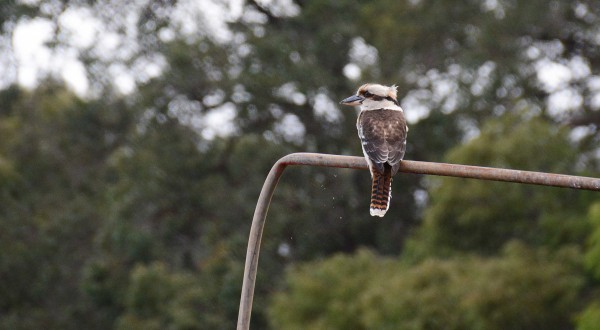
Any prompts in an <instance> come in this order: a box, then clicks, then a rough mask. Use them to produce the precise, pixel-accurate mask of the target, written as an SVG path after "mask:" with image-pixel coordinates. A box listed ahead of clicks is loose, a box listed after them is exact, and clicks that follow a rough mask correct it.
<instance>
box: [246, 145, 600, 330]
mask: <svg viewBox="0 0 600 330" xmlns="http://www.w3.org/2000/svg"><path fill="white" fill-rule="evenodd" d="M289 165H308V166H325V167H340V168H354V169H361V170H365V169H367V168H368V167H367V162H366V161H365V159H364V158H363V157H355V156H340V155H328V154H316V153H294V154H289V155H287V156H284V157H282V158H281V159H279V160H278V161H277V162H276V163H275V165H273V167H272V168H271V171H270V172H269V175H267V179H266V180H265V183H264V184H263V187H262V190H261V192H260V196H259V197H258V203H257V204H256V209H255V210H254V218H253V219H252V226H251V228H250V237H249V239H248V250H247V252H246V265H245V267H244V280H243V284H242V295H241V299H240V309H239V314H238V323H237V329H238V330H247V329H249V328H250V315H251V312H252V302H253V299H254V285H255V283H256V272H257V269H258V256H259V252H260V243H261V239H262V233H263V228H264V226H265V220H266V217H267V212H268V210H269V204H270V203H271V198H272V197H273V192H274V191H275V187H276V186H277V183H278V182H279V178H280V177H281V175H282V174H283V170H284V169H285V168H286V167H287V166H289ZM399 171H400V172H403V173H413V174H430V175H441V176H452V177H459V178H471V179H479V180H492V181H505V182H516V183H527V184H535V185H542V186H554V187H563V188H573V189H584V190H595V191H600V179H598V178H590V177H582V176H573V175H563V174H553V173H542V172H531V171H519V170H509V169H501V168H493V167H481V166H469V165H456V164H446V163H430V162H419V161H411V160H403V161H402V163H401V164H400V169H399Z"/></svg>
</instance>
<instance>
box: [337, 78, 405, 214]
mask: <svg viewBox="0 0 600 330" xmlns="http://www.w3.org/2000/svg"><path fill="white" fill-rule="evenodd" d="M340 104H343V105H349V106H360V113H359V115H358V119H357V121H356V128H357V129H358V137H359V138H360V141H361V144H362V151H363V154H364V156H365V159H366V161H367V164H368V165H369V170H370V172H371V178H372V179H373V184H372V186H371V204H370V207H369V213H370V214H371V216H377V217H383V216H384V215H385V213H386V212H387V210H388V208H389V206H390V199H391V197H392V176H394V175H395V174H396V173H397V172H398V168H399V167H400V162H401V161H402V159H403V158H404V153H405V151H406V136H407V133H408V126H407V125H406V119H405V117H404V111H403V110H402V108H401V107H400V104H399V103H398V100H397V87H396V86H395V85H392V86H384V85H381V84H373V83H368V84H364V85H362V86H360V87H359V88H358V91H357V92H356V94H355V95H352V96H350V97H348V98H345V99H343V100H342V101H341V102H340Z"/></svg>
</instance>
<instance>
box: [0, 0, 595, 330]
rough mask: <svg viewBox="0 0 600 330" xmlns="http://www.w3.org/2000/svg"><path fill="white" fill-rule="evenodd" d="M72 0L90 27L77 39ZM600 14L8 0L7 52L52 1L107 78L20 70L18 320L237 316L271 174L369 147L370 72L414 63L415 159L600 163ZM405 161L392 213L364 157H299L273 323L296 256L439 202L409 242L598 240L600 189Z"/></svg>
mask: <svg viewBox="0 0 600 330" xmlns="http://www.w3.org/2000/svg"><path fill="white" fill-rule="evenodd" d="M69 17H70V19H71V20H72V19H73V17H75V18H80V19H83V21H85V22H90V24H91V26H92V29H91V30H92V33H91V35H92V36H91V37H90V38H92V39H93V40H91V41H90V40H88V41H87V42H79V43H78V42H76V41H75V39H77V36H80V35H79V34H78V33H77V32H80V31H79V29H80V26H78V25H77V24H75V25H76V26H75V27H73V26H69V24H67V23H68V22H69ZM598 17H600V6H599V5H598V3H596V2H594V1H576V2H572V1H567V0H557V1H551V2H547V1H542V0H533V1H468V2H464V1H456V0H451V1H444V2H439V1H431V0H420V1H419V0H417V1H404V2H397V1H391V0H374V1H369V2H360V3H355V2H340V1H333V0H319V1H303V0H296V1H289V0H274V1H255V0H247V1H212V0H199V1H172V0H164V1H125V2H123V1H122V2H118V1H107V0H100V1H87V0H69V1H66V0H49V1H5V2H3V3H2V4H0V22H1V23H2V24H1V29H2V30H1V31H2V32H3V35H2V38H0V52H2V54H3V56H1V58H2V59H14V58H15V56H16V53H15V52H16V50H15V48H14V47H13V46H14V45H16V44H17V43H16V42H15V40H14V39H13V37H14V35H13V32H14V31H15V27H17V26H19V25H26V24H28V23H30V22H31V20H32V19H41V20H43V21H44V22H47V23H48V25H49V26H50V27H51V30H52V32H51V33H53V37H52V38H51V40H49V41H48V42H47V45H46V46H47V47H49V49H50V52H51V53H52V54H53V56H54V57H55V58H59V59H62V58H64V57H68V58H72V57H73V54H77V56H78V58H79V60H81V63H82V64H83V65H84V67H85V69H86V70H87V74H88V76H87V78H88V82H89V94H88V95H86V99H84V100H82V99H78V98H77V97H74V96H73V95H72V94H71V93H70V92H68V91H67V90H66V89H65V88H64V87H63V86H57V85H56V84H55V83H53V82H51V81H46V80H43V79H42V80H40V82H39V87H38V89H37V90H35V91H30V92H27V91H23V90H21V89H19V88H16V87H7V88H6V89H4V90H2V91H1V92H0V184H1V186H0V192H1V194H0V205H2V207H1V208H0V227H1V228H0V229H1V230H0V248H1V249H0V250H2V251H8V253H6V254H2V255H0V268H1V270H0V275H2V279H3V280H2V281H0V288H1V289H2V293H3V294H1V296H3V297H6V298H5V299H3V300H2V301H0V315H1V316H0V322H1V323H0V327H3V326H5V327H7V328H15V327H18V326H21V327H29V328H41V327H44V328H61V329H62V328H69V327H70V326H71V327H72V324H77V325H79V326H84V325H88V327H97V328H103V329H104V328H110V327H115V326H121V327H126V326H130V327H136V326H137V327H154V326H156V327H169V326H173V327H179V326H181V327H190V328H194V327H196V328H207V327H208V328H231V327H233V325H234V323H235V318H236V313H237V303H238V299H239V288H240V286H241V271H242V268H243V267H242V262H243V258H244V250H245V243H246V240H247V234H248V230H249V226H250V224H249V222H250V218H251V215H252V212H253V209H254V203H255V202H256V198H257V196H258V192H259V190H260V187H261V185H262V182H263V179H264V176H265V175H266V173H267V172H268V170H269V168H270V166H271V165H272V164H273V162H274V161H275V160H276V159H277V158H279V157H280V156H282V155H284V154H286V153H289V152H293V151H317V152H328V153H336V154H354V155H360V154H361V152H360V145H359V142H358V139H357V137H356V131H355V127H354V122H355V118H356V112H355V111H353V110H350V109H343V110H342V109H341V108H338V106H337V100H339V99H341V98H342V97H345V96H347V95H348V94H350V93H352V92H353V91H354V90H355V89H356V87H357V86H358V85H360V84H361V83H363V82H364V81H378V82H383V83H387V84H392V83H396V84H398V86H399V92H400V95H401V103H402V105H403V107H404V108H405V110H406V114H407V116H409V120H410V129H411V130H410V134H409V146H408V152H407V158H408V159H419V160H427V161H439V160H442V159H447V160H449V161H455V162H464V163H469V164H479V165H488V166H507V167H516V168H524V169H529V170H544V171H558V172H568V173H585V174H587V175H592V176H594V175H598V170H599V169H600V167H599V164H598V153H597V146H598V143H599V142H600V134H597V132H598V127H599V126H600V120H598V118H600V116H598V109H599V108H600V105H599V104H598V101H597V100H598V97H597V95H598V92H599V90H600V89H599V88H598V79H599V76H600V75H599V73H598V63H600V49H599V45H598V42H597V30H598V27H599V25H600V23H599V22H600V21H599V20H598ZM79 41H81V40H79ZM84 41H85V40H84ZM82 44H83V46H81V45H82ZM4 55H6V56H4ZM8 62H10V60H9V61H8ZM55 62H56V63H58V62H60V61H53V62H52V63H53V65H54V64H55ZM3 63H4V62H3ZM9 64H10V65H5V66H3V67H5V68H7V69H5V70H13V69H15V66H14V65H12V64H14V63H12V62H11V63H9ZM57 65H58V64H57ZM16 70H17V71H18V70H19V69H18V68H17V69H16ZM49 71H50V73H48V75H49V76H53V75H54V76H60V73H59V72H56V69H55V68H54V71H53V69H50V70H49ZM3 72H5V71H3ZM3 76H4V77H5V78H4V79H3V80H2V82H3V83H5V82H6V81H8V82H9V83H10V82H11V81H10V79H13V82H14V81H15V80H16V79H18V74H16V75H14V76H15V77H13V78H10V77H12V75H9V74H3ZM42 76H43V75H42ZM123 82H125V83H123ZM3 86H5V85H3ZM117 86H121V89H120V90H119V87H117ZM123 86H125V88H123ZM127 88H133V90H131V91H130V90H129V89H127ZM119 93H121V94H122V93H125V94H127V95H120V96H116V95H119ZM513 113H517V114H513ZM490 118H497V119H496V120H492V121H490ZM557 127H560V128H557ZM463 143H466V144H465V146H462V147H461V146H460V145H461V144H463ZM455 146H459V147H456V148H455ZM449 150H452V151H451V152H450V154H449V155H448V151H449ZM49 174H50V175H49ZM394 185H395V186H394V191H395V194H394V198H393V200H392V204H393V205H392V206H391V210H390V212H389V213H388V216H387V217H386V218H385V220H384V221H382V222H376V223H374V222H373V221H371V220H372V219H370V217H369V216H368V213H367V203H368V197H369V196H368V191H369V179H368V173H367V172H356V171H347V170H329V169H312V168H294V169H290V170H288V171H287V172H286V174H285V176H284V178H283V180H282V181H281V183H280V185H279V187H278V190H277V194H276V196H275V198H274V200H273V205H272V206H271V210H270V217H269V220H268V221H269V225H268V226H267V229H266V231H265V240H264V246H263V252H262V256H261V264H260V275H259V278H258V283H257V295H256V302H255V309H254V312H255V313H254V315H253V327H256V328H265V327H267V316H266V309H267V305H268V301H269V299H268V297H269V296H270V295H271V294H272V293H273V292H274V291H276V290H277V289H278V288H279V287H280V286H279V282H280V280H281V278H282V276H283V274H282V269H283V268H284V267H285V266H286V265H290V264H293V263H296V262H303V261H309V260H313V259H315V258H326V257H327V256H329V255H331V254H332V253H336V252H339V251H344V252H352V251H354V250H355V249H357V248H359V247H361V246H368V247H370V248H373V249H374V250H377V251H378V252H379V253H383V254H387V255H399V254H400V253H402V252H403V250H404V245H405V244H404V243H405V240H406V238H407V237H408V236H409V235H410V234H411V233H412V231H413V229H414V228H416V227H418V226H420V224H421V223H423V228H420V229H419V230H418V231H417V235H416V237H415V239H414V240H412V241H411V244H410V245H409V249H408V251H406V252H409V253H406V254H404V255H403V257H404V258H406V259H409V258H411V261H413V262H416V261H419V262H421V261H422V262H423V263H426V262H427V259H428V258H430V257H431V256H432V255H433V256H438V257H439V256H444V257H448V258H455V257H456V256H455V255H456V254H461V255H462V254H464V253H468V254H470V253H475V254H483V255H491V256H494V257H493V258H491V259H490V260H491V261H490V260H488V259H484V258H483V257H461V258H464V259H465V260H466V261H464V260H463V259H461V258H458V259H456V260H455V259H451V260H449V261H448V262H450V263H454V262H456V263H457V264H458V263H459V262H465V263H466V264H467V266H470V265H471V263H473V264H474V263H476V261H472V260H471V258H472V259H473V260H478V261H477V262H481V263H483V264H486V263H488V262H490V263H493V262H496V260H497V259H501V258H508V257H506V256H504V254H502V252H500V251H503V249H505V245H506V242H508V241H510V240H512V239H515V238H518V239H520V240H521V241H523V242H524V243H525V244H527V246H529V247H530V248H531V249H537V248H538V247H544V248H543V249H542V250H544V249H545V248H548V249H551V250H553V251H562V250H563V249H564V248H565V245H581V242H582V241H583V238H584V237H585V236H586V230H587V228H589V227H588V226H589V224H586V223H585V222H584V221H583V220H582V219H583V215H582V212H584V210H586V209H587V207H588V206H589V204H590V203H591V201H592V200H594V199H593V197H592V195H591V194H582V193H581V192H575V191H568V190H559V189H548V188H534V187H529V186H518V185H510V184H500V183H489V182H487V183H483V182H475V181H468V182H466V181H465V182H463V181H460V180H453V179H442V180H435V179H433V180H429V179H427V180H423V178H422V177H418V176H412V175H403V176H399V177H398V178H397V179H396V180H395V181H394ZM428 192H431V205H429V204H428V203H429V202H428V198H427V196H428ZM423 214H424V215H425V219H424V221H421V218H422V217H423ZM592 226H593V225H592ZM593 249H594V248H593V244H592V247H591V248H590V250H589V251H588V256H589V255H592V254H593V253H594V252H593V251H594V250H593ZM74 251H75V252H74ZM532 253H534V254H536V253H537V252H535V251H534V252H532ZM498 255H500V256H498ZM478 258H480V259H478ZM588 259H590V260H591V259H594V257H588ZM588 259H586V260H588ZM436 260H437V259H436ZM511 260H512V259H511ZM587 263H588V264H590V263H591V264H593V263H594V261H589V260H588V261H587ZM417 265H421V263H417ZM406 267H407V270H410V269H411V268H408V266H406ZM416 267H418V266H416ZM453 267H458V266H453ZM473 267H475V266H473ZM590 267H591V268H590V269H593V266H590ZM348 268H349V269H351V268H352V266H348ZM433 268H435V267H433ZM439 268H442V269H438V268H435V269H434V270H432V272H439V273H443V271H444V269H443V267H439ZM32 269H33V270H36V271H32ZM476 274H477V276H479V277H480V278H479V279H478V280H481V281H485V280H488V281H489V277H491V276H492V275H491V274H490V273H486V272H476ZM192 276H193V277H194V279H193V280H191V279H190V278H191V277H192ZM432 276H433V275H432ZM474 276H475V275H474ZM523 276H525V275H523ZM532 276H533V275H532ZM536 276H537V275H536ZM4 279H6V280H4ZM152 281H155V282H156V283H157V285H159V284H160V285H161V286H164V290H165V291H164V292H163V291H160V290H163V288H158V287H157V288H152V289H156V290H157V291H160V292H159V293H160V294H159V293H156V292H153V291H152V292H149V293H153V294H154V293H156V295H153V296H151V297H149V299H148V305H147V307H148V309H149V310H151V311H152V313H153V314H155V315H152V316H148V315H141V316H140V313H141V312H140V310H139V308H138V307H140V306H138V305H136V304H135V303H133V301H135V299H138V298H139V297H142V296H143V295H142V294H143V293H144V292H141V291H140V288H143V287H145V285H147V284H146V283H147V282H152ZM350 281H355V280H354V279H353V280H350ZM32 283H34V285H31V284H32ZM181 283H184V284H181ZM181 285H189V286H191V287H192V288H193V289H192V290H190V296H186V293H187V292H186V293H182V291H183V290H182V289H181V288H180V286H181ZM561 285H562V284H561ZM590 286H592V287H594V286H595V284H594V283H591V284H590ZM197 288H201V289H197ZM565 290H566V289H565ZM4 293H5V294H4ZM162 294H164V296H163V295H162ZM180 295H184V297H180ZM132 297H133V298H132ZM135 297H138V298H135ZM161 297H162V298H164V297H166V298H164V299H166V300H169V301H168V302H164V304H163V302H159V301H158V300H160V298H161ZM561 297H562V296H561ZM564 297H565V298H564V301H565V302H571V301H572V300H570V299H571V298H570V296H568V295H565V296H564ZM132 299H133V300H132ZM386 299H387V298H386ZM207 302H209V303H207ZM558 303H559V302H557V304H558ZM165 306H166V307H165ZM173 306H181V307H177V308H175V307H173ZM192 306H196V307H192ZM198 306H200V307H198ZM556 306H557V305H552V306H551V308H550V307H549V309H548V312H549V313H550V314H549V315H551V316H552V315H553V314H552V313H553V312H556V311H557V310H560V309H561V307H556ZM142 307H143V308H146V307H144V306H142ZM503 307H504V306H503ZM140 308H141V307H140ZM173 308H175V309H179V308H181V311H182V313H184V314H185V315H183V316H182V320H183V319H185V321H181V322H180V321H179V319H178V316H176V315H175V312H174V311H173ZM192 308H196V309H195V310H196V311H198V310H199V312H198V315H194V316H193V317H189V318H188V314H186V313H188V311H189V310H191V309H192ZM336 308H338V307H336ZM343 308H344V306H341V307H339V309H340V310H341V309H343ZM353 308H354V307H353ZM431 308H432V309H434V308H438V307H436V306H435V305H432V306H431ZM563 312H564V311H562V312H560V311H559V312H556V313H557V315H561V316H560V317H561V319H560V320H559V321H557V324H564V323H561V322H563V320H564V319H563V318H562V317H563V316H564V315H566V314H565V313H566V312H564V313H563ZM569 312H571V310H569ZM473 313H474V314H476V315H483V314H482V313H483V312H481V311H476V310H475V309H474V312H473ZM477 313H479V314H477ZM536 313H537V311H536ZM561 313H562V314H561ZM535 315H538V314H535ZM584 315H588V314H584ZM338 317H340V318H344V317H346V316H344V315H338ZM348 317H352V315H350V316H348ZM582 319H585V317H582ZM344 322H346V321H344ZM469 322H471V321H469ZM473 322H475V321H473ZM498 322H499V323H498V324H505V323H502V322H504V320H498ZM582 322H583V321H582ZM470 324H471V323H470ZM473 324H475V323H473ZM486 325H487V324H486ZM490 327H492V328H493V326H491V325H490Z"/></svg>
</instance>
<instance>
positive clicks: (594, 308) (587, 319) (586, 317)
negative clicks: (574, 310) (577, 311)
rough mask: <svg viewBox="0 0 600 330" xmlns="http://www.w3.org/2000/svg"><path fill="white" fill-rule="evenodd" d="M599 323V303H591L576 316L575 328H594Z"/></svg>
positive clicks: (591, 329)
mask: <svg viewBox="0 0 600 330" xmlns="http://www.w3.org/2000/svg"><path fill="white" fill-rule="evenodd" d="M598 324H600V305H598V303H592V304H591V305H589V306H588V307H587V308H586V309H585V310H584V311H583V312H582V313H581V315H579V317H578V318H577V330H594V329H596V328H598Z"/></svg>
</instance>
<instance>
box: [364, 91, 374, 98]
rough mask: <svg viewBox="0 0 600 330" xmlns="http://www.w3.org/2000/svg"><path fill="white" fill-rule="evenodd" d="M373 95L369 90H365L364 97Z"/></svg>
mask: <svg viewBox="0 0 600 330" xmlns="http://www.w3.org/2000/svg"><path fill="white" fill-rule="evenodd" d="M371 96H373V94H371V93H369V92H365V97H371Z"/></svg>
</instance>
